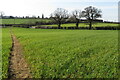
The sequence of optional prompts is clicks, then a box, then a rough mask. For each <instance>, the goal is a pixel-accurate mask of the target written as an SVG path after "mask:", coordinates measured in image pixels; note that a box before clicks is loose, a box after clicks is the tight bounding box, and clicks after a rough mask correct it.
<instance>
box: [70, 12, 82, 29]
mask: <svg viewBox="0 0 120 80" xmlns="http://www.w3.org/2000/svg"><path fill="white" fill-rule="evenodd" d="M81 17H82V12H81V11H80V10H74V11H73V12H72V18H73V19H74V20H75V22H76V28H78V26H79V22H80V18H81Z"/></svg>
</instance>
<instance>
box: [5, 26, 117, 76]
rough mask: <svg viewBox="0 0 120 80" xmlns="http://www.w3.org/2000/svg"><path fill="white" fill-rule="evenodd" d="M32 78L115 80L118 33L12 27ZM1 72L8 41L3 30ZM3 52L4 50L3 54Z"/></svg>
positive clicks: (7, 50) (7, 51) (8, 45)
mask: <svg viewBox="0 0 120 80" xmlns="http://www.w3.org/2000/svg"><path fill="white" fill-rule="evenodd" d="M13 32H14V34H15V35H16V36H17V38H18V40H19V41H20V43H21V45H22V46H23V50H24V52H23V54H24V55H25V58H26V60H27V62H28V63H29V65H30V70H31V73H32V76H33V78H117V77H118V74H117V63H118V32H117V30H107V31H105V30H54V29H51V30H49V29H25V28H13ZM3 35H4V36H3V43H4V45H3V56H4V57H3V59H4V65H3V66H4V69H3V71H4V73H6V68H7V64H8V62H7V57H8V53H9V49H8V48H9V47H10V44H11V39H10V36H9V33H8V31H7V30H6V29H3ZM4 50H5V51H4Z"/></svg>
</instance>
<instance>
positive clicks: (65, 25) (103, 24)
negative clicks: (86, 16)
mask: <svg viewBox="0 0 120 80" xmlns="http://www.w3.org/2000/svg"><path fill="white" fill-rule="evenodd" d="M42 26H52V27H58V25H42ZM75 26H76V24H75V23H70V24H62V25H61V27H75ZM79 27H89V25H88V24H86V23H79ZM93 27H118V24H113V23H96V24H93Z"/></svg>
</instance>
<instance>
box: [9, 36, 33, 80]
mask: <svg viewBox="0 0 120 80" xmlns="http://www.w3.org/2000/svg"><path fill="white" fill-rule="evenodd" d="M11 37H12V41H13V43H12V50H11V53H10V58H9V59H10V60H9V71H8V78H9V79H10V80H13V79H14V80H16V78H19V79H20V78H21V80H24V79H25V78H32V77H31V74H30V70H29V67H28V64H27V63H26V61H25V59H24V56H23V54H22V47H21V45H20V43H19V41H18V40H17V38H16V36H15V35H11Z"/></svg>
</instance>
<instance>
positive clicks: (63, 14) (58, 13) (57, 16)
mask: <svg viewBox="0 0 120 80" xmlns="http://www.w3.org/2000/svg"><path fill="white" fill-rule="evenodd" d="M51 18H52V19H54V20H55V22H56V23H57V25H58V28H60V27H61V24H62V22H63V21H65V19H67V18H68V11H67V10H65V9H63V8H57V9H56V10H55V11H54V13H52V14H51Z"/></svg>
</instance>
